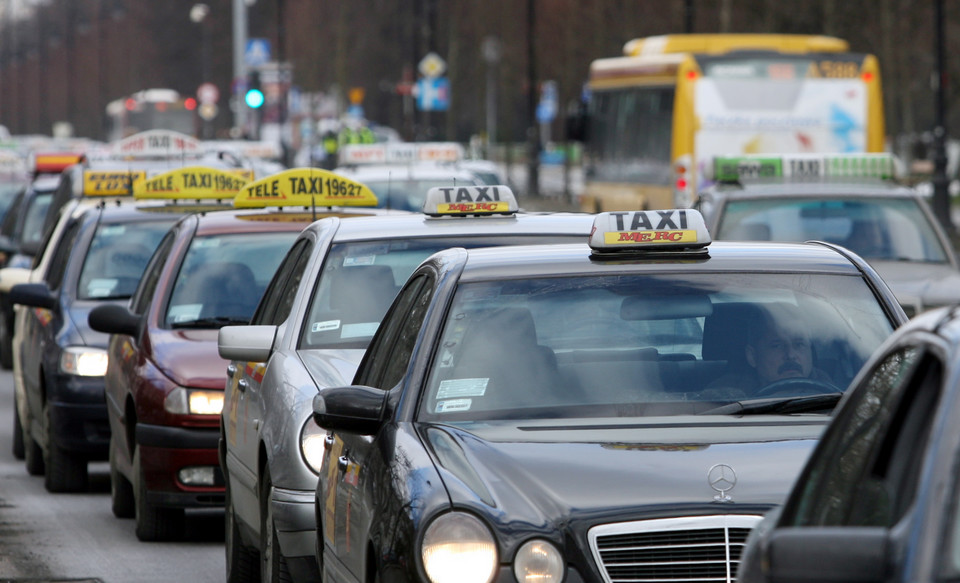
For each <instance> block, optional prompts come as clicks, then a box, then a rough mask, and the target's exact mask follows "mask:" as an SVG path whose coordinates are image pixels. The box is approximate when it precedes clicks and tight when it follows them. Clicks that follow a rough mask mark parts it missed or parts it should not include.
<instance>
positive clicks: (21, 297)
mask: <svg viewBox="0 0 960 583" xmlns="http://www.w3.org/2000/svg"><path fill="white" fill-rule="evenodd" d="M9 297H10V303H11V304H22V305H24V306H30V307H32V308H46V309H47V310H52V309H54V308H56V307H57V296H56V295H54V294H53V292H51V291H50V288H49V287H47V284H45V283H18V284H16V285H15V286H13V287H12V288H10V296H9Z"/></svg>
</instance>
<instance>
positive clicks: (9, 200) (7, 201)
mask: <svg viewBox="0 0 960 583" xmlns="http://www.w3.org/2000/svg"><path fill="white" fill-rule="evenodd" d="M22 190H23V183H22V182H0V220H3V217H4V216H6V214H7V211H8V210H10V206H11V205H13V201H14V200H15V199H16V198H17V195H18V194H20V191H22Z"/></svg>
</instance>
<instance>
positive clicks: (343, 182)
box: [233, 168, 377, 208]
mask: <svg viewBox="0 0 960 583" xmlns="http://www.w3.org/2000/svg"><path fill="white" fill-rule="evenodd" d="M233 206H235V207H237V208H264V207H270V206H303V207H316V206H377V195H375V194H374V193H373V191H372V190H370V189H369V188H368V187H367V186H366V185H364V184H361V183H359V182H356V181H354V180H350V179H349V178H344V177H343V176H340V175H339V174H334V173H333V172H330V171H329V170H322V169H319V168H292V169H290V170H285V171H283V172H279V173H277V174H273V175H271V176H267V177H266V178H261V179H260V180H257V181H256V182H251V183H250V184H247V185H246V186H245V187H244V188H243V189H242V190H241V191H240V192H239V194H237V196H236V198H235V199H234V201H233Z"/></svg>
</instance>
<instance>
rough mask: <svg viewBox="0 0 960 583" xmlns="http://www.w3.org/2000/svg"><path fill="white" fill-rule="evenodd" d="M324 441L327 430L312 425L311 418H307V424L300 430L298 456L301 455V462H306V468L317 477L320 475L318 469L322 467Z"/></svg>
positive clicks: (314, 424)
mask: <svg viewBox="0 0 960 583" xmlns="http://www.w3.org/2000/svg"><path fill="white" fill-rule="evenodd" d="M326 439H327V430H326V429H322V428H321V427H320V426H319V425H317V424H316V423H314V421H313V417H307V422H306V423H304V424H303V428H302V429H301V430H300V454H301V455H303V461H305V462H307V467H309V468H310V469H311V470H313V473H315V474H317V475H320V467H321V466H323V457H324V454H325V447H326V446H325V444H324V441H326Z"/></svg>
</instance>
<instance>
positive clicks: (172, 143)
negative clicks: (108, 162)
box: [111, 130, 204, 158]
mask: <svg viewBox="0 0 960 583" xmlns="http://www.w3.org/2000/svg"><path fill="white" fill-rule="evenodd" d="M111 149H112V151H113V154H114V155H116V156H123V157H127V158H170V157H174V156H182V155H196V154H202V153H203V152H204V148H203V146H202V144H201V142H200V141H199V140H197V139H196V138H193V137H191V136H188V135H187V134H181V133H180V132H175V131H172V130H147V131H145V132H140V133H138V134H133V135H132V136H129V137H126V138H124V139H122V140H120V141H118V142H116V143H114V144H113V146H112V147H111Z"/></svg>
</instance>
